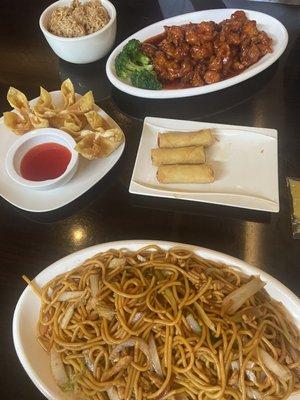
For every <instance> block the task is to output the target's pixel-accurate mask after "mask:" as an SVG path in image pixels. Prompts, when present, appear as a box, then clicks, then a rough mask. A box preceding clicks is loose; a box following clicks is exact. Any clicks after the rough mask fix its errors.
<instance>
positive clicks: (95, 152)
mask: <svg viewBox="0 0 300 400" xmlns="http://www.w3.org/2000/svg"><path fill="white" fill-rule="evenodd" d="M61 95H62V99H63V102H62V105H60V106H56V105H54V104H53V101H52V97H51V94H50V93H49V92H48V91H47V90H46V89H44V88H42V87H41V88H40V97H39V99H38V101H37V103H36V105H35V106H33V107H32V108H31V107H30V105H29V102H28V100H27V98H26V96H25V95H24V93H22V92H20V91H19V90H17V89H15V88H13V87H10V88H9V90H8V93H7V100H8V102H9V104H10V105H11V106H12V107H13V108H14V109H15V111H9V112H5V113H3V116H4V123H5V125H6V126H7V127H8V128H9V129H10V130H11V131H12V132H14V133H15V134H17V135H23V134H24V133H26V132H29V131H31V130H33V129H37V128H48V127H52V128H57V129H61V130H63V131H65V132H67V133H69V134H70V135H71V136H72V137H73V138H74V139H75V141H76V142H77V145H76V147H75V148H76V150H77V151H78V153H80V154H81V155H82V156H83V157H85V158H87V159H89V160H93V159H95V158H99V157H107V156H109V155H110V154H111V153H112V152H113V151H114V150H116V149H117V148H118V147H119V145H120V144H121V143H122V142H123V140H124V134H123V132H122V131H121V130H120V129H119V128H112V127H111V126H109V124H108V122H107V121H105V120H104V118H103V117H101V116H100V115H99V113H98V112H97V111H95V101H94V96H93V93H92V92H91V91H89V92H87V93H86V94H84V95H83V96H81V97H79V98H76V94H75V90H74V86H73V84H72V82H71V80H70V79H66V80H65V81H64V82H63V83H62V85H61Z"/></svg>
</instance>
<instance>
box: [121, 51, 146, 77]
mask: <svg viewBox="0 0 300 400" xmlns="http://www.w3.org/2000/svg"><path fill="white" fill-rule="evenodd" d="M115 68H116V73H117V75H118V76H119V77H121V78H125V79H126V78H130V76H131V73H132V72H133V71H138V70H143V69H145V70H148V71H150V70H152V68H153V66H152V65H151V64H147V65H139V64H138V63H137V62H136V61H135V60H133V59H132V58H130V57H129V55H128V54H127V52H126V51H124V49H123V51H122V52H121V53H120V54H118V55H117V57H116V60H115Z"/></svg>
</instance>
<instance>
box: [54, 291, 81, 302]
mask: <svg viewBox="0 0 300 400" xmlns="http://www.w3.org/2000/svg"><path fill="white" fill-rule="evenodd" d="M83 293H84V291H82V290H73V291H66V292H63V293H62V294H61V295H60V296H59V297H58V299H57V300H58V301H69V300H73V299H77V298H78V297H80V296H82V295H83Z"/></svg>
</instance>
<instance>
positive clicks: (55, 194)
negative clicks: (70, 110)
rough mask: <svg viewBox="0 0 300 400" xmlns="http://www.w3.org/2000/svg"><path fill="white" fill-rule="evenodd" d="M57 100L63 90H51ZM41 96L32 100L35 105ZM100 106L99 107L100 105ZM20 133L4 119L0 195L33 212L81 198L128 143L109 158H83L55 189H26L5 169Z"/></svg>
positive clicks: (0, 127) (0, 135)
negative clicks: (76, 167)
mask: <svg viewBox="0 0 300 400" xmlns="http://www.w3.org/2000/svg"><path fill="white" fill-rule="evenodd" d="M51 95H52V99H53V103H54V104H59V103H60V102H61V94H60V91H55V92H51ZM36 101H37V99H34V100H31V101H30V102H29V103H30V105H31V106H32V105H34V104H35V102H36ZM97 109H98V108H97ZM99 114H100V115H101V116H102V117H103V118H104V119H105V120H107V121H108V122H109V124H110V125H111V126H113V127H118V128H119V129H121V128H120V127H119V126H118V125H117V123H116V122H115V121H114V120H113V119H112V118H110V116H109V115H107V114H106V112H104V111H103V110H99ZM17 139H18V136H17V135H15V134H14V133H13V132H11V131H10V130H9V129H8V128H7V127H6V126H5V125H4V122H3V118H1V119H0V196H2V197H3V198H4V199H5V200H7V201H8V202H10V203H11V204H13V205H15V206H16V207H19V208H21V209H23V210H27V211H32V212H45V211H52V210H55V209H57V208H60V207H62V206H64V205H66V204H68V203H70V202H71V201H73V200H75V199H76V198H77V197H79V196H81V195H82V194H83V193H85V192H86V191H87V190H89V189H90V188H91V187H92V186H94V185H95V184H96V183H97V182H98V181H100V179H102V178H103V177H104V176H105V175H106V174H107V173H108V172H109V171H110V170H111V168H112V167H113V166H114V165H115V164H116V162H117V161H118V159H119V158H120V157H121V155H122V153H123V150H124V147H125V142H124V143H122V144H121V146H120V147H118V148H117V150H115V151H114V152H113V153H112V154H111V155H110V156H109V157H107V158H99V159H96V160H93V161H89V160H86V159H85V158H83V157H81V156H80V157H79V164H78V169H77V171H76V173H75V175H74V176H73V178H72V179H71V180H70V181H69V182H67V183H66V184H65V185H63V186H61V187H58V188H56V189H53V190H45V191H37V190H32V189H26V188H23V187H22V186H21V185H18V184H17V183H16V182H14V181H13V180H12V179H10V177H9V176H8V174H7V172H6V169H5V157H6V153H7V150H8V149H9V147H10V146H11V145H12V143H13V142H14V141H15V140H17Z"/></svg>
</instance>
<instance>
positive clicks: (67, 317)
mask: <svg viewBox="0 0 300 400" xmlns="http://www.w3.org/2000/svg"><path fill="white" fill-rule="evenodd" d="M74 308H75V303H73V304H71V305H70V306H69V307H68V308H67V310H66V312H65V315H64V316H63V318H62V319H61V321H60V327H61V329H66V327H67V325H68V323H69V322H70V320H71V318H72V317H73V314H74Z"/></svg>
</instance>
